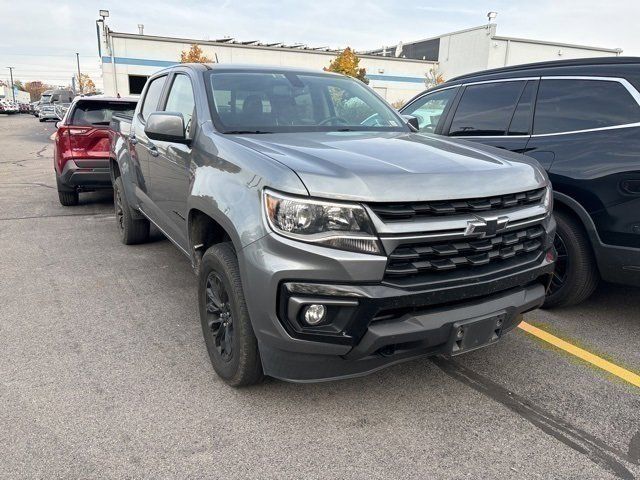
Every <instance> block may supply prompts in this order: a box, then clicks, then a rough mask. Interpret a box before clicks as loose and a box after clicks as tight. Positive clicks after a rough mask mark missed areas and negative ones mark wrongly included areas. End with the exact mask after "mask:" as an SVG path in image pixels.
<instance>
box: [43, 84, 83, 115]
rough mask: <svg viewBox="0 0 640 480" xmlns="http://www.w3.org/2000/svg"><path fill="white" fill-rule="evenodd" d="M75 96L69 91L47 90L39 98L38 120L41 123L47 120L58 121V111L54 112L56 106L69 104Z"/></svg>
mask: <svg viewBox="0 0 640 480" xmlns="http://www.w3.org/2000/svg"><path fill="white" fill-rule="evenodd" d="M74 97H75V95H74V93H73V92H72V91H71V90H61V89H58V90H47V91H45V92H44V93H43V94H42V96H41V97H40V108H39V110H38V118H39V119H40V121H41V122H45V121H47V120H56V121H57V120H60V118H61V116H60V115H59V110H58V111H56V105H58V104H68V103H71V102H72V101H73V99H74Z"/></svg>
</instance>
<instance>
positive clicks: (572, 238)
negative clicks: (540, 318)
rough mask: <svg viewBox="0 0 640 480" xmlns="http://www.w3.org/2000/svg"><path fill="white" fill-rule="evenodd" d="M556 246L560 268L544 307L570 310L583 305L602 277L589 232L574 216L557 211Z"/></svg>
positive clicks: (555, 273) (557, 265) (557, 270)
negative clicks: (580, 304) (568, 308)
mask: <svg viewBox="0 0 640 480" xmlns="http://www.w3.org/2000/svg"><path fill="white" fill-rule="evenodd" d="M554 215H555V217H556V221H557V223H558V229H557V231H556V238H555V240H554V246H555V247H556V251H557V253H558V259H557V260H556V269H555V271H554V272H553V278H552V280H551V286H550V287H549V291H548V292H547V298H546V300H545V302H544V305H543V308H554V307H568V306H570V305H577V304H578V303H581V302H583V301H584V300H586V299H587V298H589V296H590V295H591V294H592V293H593V291H594V290H595V289H596V287H597V286H598V281H599V279H600V276H599V274H598V268H597V267H596V260H595V258H594V255H593V251H592V250H591V244H590V242H589V238H588V236H587V232H586V231H585V230H584V228H583V227H582V225H581V224H580V223H579V222H578V221H576V220H575V219H574V218H573V217H571V216H570V215H567V214H565V213H563V212H556V213H555V214H554Z"/></svg>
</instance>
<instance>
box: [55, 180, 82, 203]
mask: <svg viewBox="0 0 640 480" xmlns="http://www.w3.org/2000/svg"><path fill="white" fill-rule="evenodd" d="M56 186H57V187H58V200H60V205H62V206H63V207H75V206H76V205H78V200H79V196H78V192H77V191H76V190H75V189H74V188H71V187H67V186H65V185H63V184H62V183H61V182H60V179H59V178H58V176H57V175H56Z"/></svg>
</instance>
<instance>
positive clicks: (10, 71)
mask: <svg viewBox="0 0 640 480" xmlns="http://www.w3.org/2000/svg"><path fill="white" fill-rule="evenodd" d="M7 68H8V69H9V75H10V76H11V94H12V95H13V103H16V91H15V90H14V89H13V69H14V68H16V67H7Z"/></svg>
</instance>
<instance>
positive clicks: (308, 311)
mask: <svg viewBox="0 0 640 480" xmlns="http://www.w3.org/2000/svg"><path fill="white" fill-rule="evenodd" d="M326 316H327V309H326V307H325V306H324V305H317V304H314V305H309V306H308V307H306V308H305V309H304V322H305V323H306V324H307V325H311V326H314V325H318V324H320V323H322V322H323V321H324V319H325V317H326Z"/></svg>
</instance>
